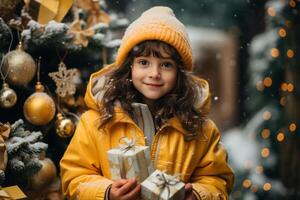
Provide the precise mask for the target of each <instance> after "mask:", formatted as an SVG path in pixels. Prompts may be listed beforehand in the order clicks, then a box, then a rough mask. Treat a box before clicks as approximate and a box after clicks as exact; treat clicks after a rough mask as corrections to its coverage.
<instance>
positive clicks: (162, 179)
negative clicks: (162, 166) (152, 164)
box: [141, 170, 185, 200]
mask: <svg viewBox="0 0 300 200" xmlns="http://www.w3.org/2000/svg"><path fill="white" fill-rule="evenodd" d="M141 186H142V191H141V194H142V199H143V200H153V199H158V200H167V199H169V200H182V199H184V197H185V190H184V183H183V182H181V181H179V180H178V179H176V177H175V176H171V175H168V174H166V173H164V172H161V171H159V170H155V171H154V172H153V173H152V174H151V175H150V176H149V177H148V178H147V179H146V180H145V181H144V182H143V183H142V184H141Z"/></svg>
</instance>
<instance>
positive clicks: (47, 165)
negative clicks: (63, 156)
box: [29, 158, 56, 190]
mask: <svg viewBox="0 0 300 200" xmlns="http://www.w3.org/2000/svg"><path fill="white" fill-rule="evenodd" d="M40 163H41V164H42V168H41V169H40V171H38V172H37V173H36V174H35V175H34V176H33V177H31V178H30V181H29V182H30V188H32V189H34V190H39V189H42V188H45V187H46V186H48V185H49V184H51V182H52V181H53V180H54V179H55V177H56V167H55V165H54V163H53V162H52V160H50V159H49V158H44V159H43V160H40Z"/></svg>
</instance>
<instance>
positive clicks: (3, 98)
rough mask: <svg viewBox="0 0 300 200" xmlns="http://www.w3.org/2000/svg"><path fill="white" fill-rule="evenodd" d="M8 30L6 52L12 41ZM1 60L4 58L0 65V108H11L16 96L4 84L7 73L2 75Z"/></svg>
mask: <svg viewBox="0 0 300 200" xmlns="http://www.w3.org/2000/svg"><path fill="white" fill-rule="evenodd" d="M8 30H9V33H10V35H11V41H10V45H9V48H8V51H10V48H11V45H12V41H13V35H12V33H11V30H10V29H9V28H8ZM3 60H4V56H3V57H2V59H1V64H0V75H1V78H2V80H3V85H2V89H1V90H0V107H2V108H11V107H13V106H14V105H15V104H16V102H17V94H16V92H15V91H14V90H13V89H11V88H10V87H9V85H8V84H7V83H6V82H5V79H6V77H7V75H8V71H7V72H6V73H5V74H3V73H2V65H3Z"/></svg>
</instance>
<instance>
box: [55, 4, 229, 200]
mask: <svg viewBox="0 0 300 200" xmlns="http://www.w3.org/2000/svg"><path fill="white" fill-rule="evenodd" d="M191 69H192V51H191V47H190V43H189V39H188V36H187V33H186V30H185V27H184V26H183V24H182V23H181V22H179V21H178V20H177V18H176V17H175V15H174V14H173V11H172V10H171V9H170V8H167V7H153V8H151V9H149V10H147V11H145V12H144V13H143V14H142V15H141V17H140V18H138V19H137V20H136V21H134V22H133V23H132V24H131V25H130V26H129V27H128V29H127V30H126V32H125V34H124V37H123V40H122V44H121V46H120V48H119V51H118V54H117V57H116V62H115V63H114V64H112V65H109V66H107V67H104V68H103V69H101V70H100V71H98V72H96V73H95V74H93V75H92V76H91V78H90V82H89V84H88V87H87V93H86V96H85V101H86V104H87V105H88V106H89V108H90V109H89V110H88V111H87V112H86V113H84V114H83V115H82V116H81V119H80V121H79V124H78V126H77V129H76V132H75V135H74V136H73V138H72V141H71V142H70V144H69V146H68V148H67V150H66V152H65V154H64V156H63V158H62V160H61V162H60V165H61V178H62V188H63V191H64V193H65V195H66V196H67V197H68V198H70V199H83V200H92V199H99V200H100V199H107V200H108V199H109V200H132V199H139V198H140V191H141V186H140V184H138V183H137V181H136V180H134V179H133V180H124V179H121V180H117V181H112V180H111V179H110V178H111V174H110V171H109V164H108V158H107V151H108V150H110V149H112V148H115V147H117V146H118V142H119V138H121V137H123V136H126V137H128V138H135V140H136V144H137V145H147V146H150V147H151V159H152V163H153V165H154V168H156V169H159V170H161V171H165V172H166V173H168V174H171V175H174V174H180V177H179V179H180V180H181V181H183V182H184V183H185V184H186V185H185V191H186V195H185V196H186V197H185V199H186V200H193V199H228V194H229V192H230V190H231V188H232V185H233V172H232V170H231V168H230V167H229V166H228V164H227V155H226V151H225V150H224V147H223V146H222V145H221V144H220V143H219V140H220V134H219V131H218V129H217V128H216V126H215V124H214V123H213V122H212V121H211V120H209V119H208V118H207V117H206V114H207V112H208V108H209V105H210V103H209V102H210V101H209V100H210V97H209V88H208V83H207V82H206V81H204V80H202V79H200V78H197V77H195V76H193V75H191V73H190V71H191ZM141 108H143V109H144V110H145V109H146V111H147V110H149V111H150V112H149V113H151V115H150V116H152V119H151V117H150V118H147V119H145V118H143V115H140V114H139V112H137V111H138V110H140V109H141ZM149 119H150V120H149ZM151 124H153V126H151Z"/></svg>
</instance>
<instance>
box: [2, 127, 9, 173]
mask: <svg viewBox="0 0 300 200" xmlns="http://www.w3.org/2000/svg"><path fill="white" fill-rule="evenodd" d="M9 133H10V125H9V124H8V123H6V124H2V123H1V122H0V170H3V171H5V168H6V165H7V150H6V145H5V141H6V140H7V139H8V137H9Z"/></svg>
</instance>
